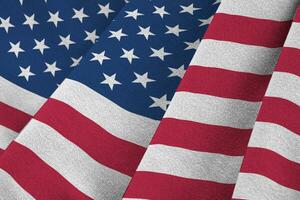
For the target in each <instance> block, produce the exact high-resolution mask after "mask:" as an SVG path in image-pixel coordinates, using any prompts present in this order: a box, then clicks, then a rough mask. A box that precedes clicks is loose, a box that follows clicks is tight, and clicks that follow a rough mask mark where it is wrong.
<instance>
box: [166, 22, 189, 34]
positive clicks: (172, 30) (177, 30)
mask: <svg viewBox="0 0 300 200" xmlns="http://www.w3.org/2000/svg"><path fill="white" fill-rule="evenodd" d="M166 27H167V29H168V31H167V32H166V34H174V35H176V36H177V37H179V33H180V32H183V31H186V30H185V29H180V28H179V25H176V26H173V27H172V26H166Z"/></svg>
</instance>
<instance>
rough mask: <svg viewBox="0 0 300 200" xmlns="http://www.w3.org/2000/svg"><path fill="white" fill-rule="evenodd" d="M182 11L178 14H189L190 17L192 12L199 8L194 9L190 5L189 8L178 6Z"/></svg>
mask: <svg viewBox="0 0 300 200" xmlns="http://www.w3.org/2000/svg"><path fill="white" fill-rule="evenodd" d="M180 7H181V8H182V10H181V11H180V13H190V14H191V15H194V11H196V10H200V9H201V8H195V7H194V4H191V5H189V6H180Z"/></svg>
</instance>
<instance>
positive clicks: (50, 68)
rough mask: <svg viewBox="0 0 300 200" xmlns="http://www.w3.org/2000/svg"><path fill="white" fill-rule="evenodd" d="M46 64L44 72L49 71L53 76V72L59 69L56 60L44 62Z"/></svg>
mask: <svg viewBox="0 0 300 200" xmlns="http://www.w3.org/2000/svg"><path fill="white" fill-rule="evenodd" d="M45 64H46V66H47V69H46V70H45V71H44V72H50V73H51V74H52V76H53V77H54V76H55V72H57V71H61V69H60V68H58V67H56V62H54V63H52V64H49V63H45Z"/></svg>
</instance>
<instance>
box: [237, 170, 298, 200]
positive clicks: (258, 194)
mask: <svg viewBox="0 0 300 200" xmlns="http://www.w3.org/2000/svg"><path fill="white" fill-rule="evenodd" d="M233 198H237V199H258V200H283V199H300V192H299V191H297V190H293V189H290V188H287V187H284V186H282V185H279V184H278V183H276V182H274V181H272V180H270V179H268V178H267V177H264V176H261V175H258V174H246V173H240V174H239V177H238V181H237V184H236V186H235V189H234V193H233Z"/></svg>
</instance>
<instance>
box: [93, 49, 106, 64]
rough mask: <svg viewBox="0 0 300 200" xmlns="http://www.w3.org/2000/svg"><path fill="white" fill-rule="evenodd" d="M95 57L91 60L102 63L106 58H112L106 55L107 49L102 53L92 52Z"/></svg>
mask: <svg viewBox="0 0 300 200" xmlns="http://www.w3.org/2000/svg"><path fill="white" fill-rule="evenodd" d="M92 54H93V56H94V58H92V59H91V60H90V61H98V62H99V63H100V64H101V65H102V63H103V61H104V60H110V58H109V57H106V56H105V51H102V52H101V53H92Z"/></svg>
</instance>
